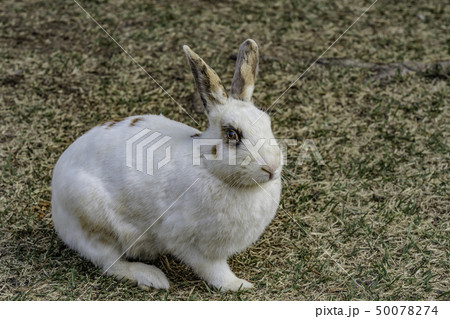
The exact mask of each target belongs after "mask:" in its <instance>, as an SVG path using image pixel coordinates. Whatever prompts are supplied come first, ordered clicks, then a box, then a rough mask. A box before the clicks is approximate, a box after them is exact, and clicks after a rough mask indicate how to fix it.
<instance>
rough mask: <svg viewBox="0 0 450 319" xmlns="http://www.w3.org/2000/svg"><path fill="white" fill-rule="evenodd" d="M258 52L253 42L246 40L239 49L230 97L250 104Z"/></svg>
mask: <svg viewBox="0 0 450 319" xmlns="http://www.w3.org/2000/svg"><path fill="white" fill-rule="evenodd" d="M258 63H259V52H258V46H257V44H256V42H255V41H253V40H251V39H248V40H246V41H245V42H244V43H242V45H241V46H240V48H239V52H238V55H237V59H236V69H235V72H234V76H233V81H232V83H231V96H232V97H233V98H235V99H238V100H242V101H247V102H250V101H251V98H252V94H253V89H254V86H255V79H256V74H257V72H258Z"/></svg>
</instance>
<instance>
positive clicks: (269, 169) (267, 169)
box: [261, 165, 277, 180]
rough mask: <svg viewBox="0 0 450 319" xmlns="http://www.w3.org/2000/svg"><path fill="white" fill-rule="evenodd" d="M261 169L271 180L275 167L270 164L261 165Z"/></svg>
mask: <svg viewBox="0 0 450 319" xmlns="http://www.w3.org/2000/svg"><path fill="white" fill-rule="evenodd" d="M261 169H262V170H263V171H264V172H267V173H269V180H271V179H272V178H273V177H274V176H275V171H276V170H277V169H276V168H275V167H272V166H269V165H264V166H261Z"/></svg>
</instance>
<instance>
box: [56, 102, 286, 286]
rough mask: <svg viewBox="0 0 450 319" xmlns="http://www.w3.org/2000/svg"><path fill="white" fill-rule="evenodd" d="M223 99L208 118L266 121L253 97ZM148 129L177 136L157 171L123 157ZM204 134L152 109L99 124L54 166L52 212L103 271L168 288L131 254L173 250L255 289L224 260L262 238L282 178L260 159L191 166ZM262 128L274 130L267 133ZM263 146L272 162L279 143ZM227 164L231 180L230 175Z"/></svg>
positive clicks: (230, 282) (222, 281) (211, 279)
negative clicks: (233, 165) (234, 165)
mask: <svg viewBox="0 0 450 319" xmlns="http://www.w3.org/2000/svg"><path fill="white" fill-rule="evenodd" d="M227 104H228V105H227V107H226V108H225V107H217V108H215V109H213V110H210V112H209V114H208V115H209V117H210V120H211V118H218V119H220V120H221V121H228V122H230V123H235V122H236V120H235V119H234V117H236V116H237V115H234V114H233V113H239V116H240V117H241V118H242V119H240V121H241V122H242V123H239V125H241V126H243V125H249V124H245V123H244V122H245V121H247V122H249V121H250V120H251V119H255V118H256V116H263V118H262V119H261V120H260V123H261V124H260V126H261V127H263V126H264V127H265V126H267V121H268V119H267V115H266V114H264V113H262V112H261V111H259V110H257V109H256V108H255V107H254V106H253V105H252V104H250V103H248V102H245V101H237V100H233V99H230V100H228V102H227ZM205 106H206V105H205ZM260 113H262V114H260ZM228 118H229V120H228ZM228 122H227V123H228ZM222 126H223V124H222ZM269 126H270V123H269ZM144 129H149V130H151V131H153V132H159V133H160V134H161V135H162V136H170V138H171V139H170V140H169V141H168V142H167V143H166V144H165V146H164V147H169V146H170V149H171V156H170V157H171V158H170V161H169V162H168V163H167V164H166V165H164V166H163V167H161V168H159V169H157V170H155V171H154V174H153V175H152V176H149V175H147V174H144V173H143V172H141V171H138V170H136V169H133V168H130V167H128V166H126V165H125V163H126V160H127V159H126V156H127V155H126V151H125V149H126V143H127V140H129V139H130V138H132V137H133V136H136V135H137V134H139V132H141V131H143V130H144ZM218 129H219V128H218V127H217V126H215V125H211V126H210V128H208V130H206V131H205V132H203V133H201V138H213V137H217V133H218V134H219V136H220V132H217V131H218ZM253 129H255V130H256V129H258V124H255V125H254V128H253ZM198 135H200V132H199V131H198V130H196V129H194V128H192V127H189V126H187V125H184V124H182V123H179V122H175V121H172V120H169V119H167V118H165V117H163V116H156V115H146V116H134V117H129V118H127V119H124V120H122V121H119V122H109V123H106V124H104V125H102V126H97V127H95V128H93V129H92V130H90V131H89V132H87V133H86V134H85V135H83V136H82V137H80V138H79V139H78V140H76V141H75V142H74V143H73V144H72V145H71V146H70V147H69V148H68V149H67V150H66V151H65V152H64V154H63V155H62V156H61V158H60V159H59V161H58V163H57V165H56V166H55V169H54V173H53V181H52V190H53V194H52V213H53V220H54V223H55V228H56V230H57V232H58V234H59V236H60V237H61V238H62V239H63V240H64V242H65V243H66V244H67V245H68V246H70V247H71V248H73V249H74V250H76V251H78V252H79V253H80V254H81V255H83V256H84V257H86V258H88V259H90V260H91V261H92V262H93V263H94V264H96V265H98V266H100V267H102V268H103V269H104V271H106V272H107V273H110V274H112V275H115V276H117V277H122V278H128V279H131V280H134V281H137V282H138V284H139V285H142V286H152V287H156V288H166V289H167V288H168V287H169V283H168V281H167V278H166V277H165V275H164V274H163V273H162V272H161V271H160V270H159V269H157V268H156V267H154V266H151V265H147V264H144V263H141V262H129V261H127V258H128V259H134V260H136V259H138V260H151V259H154V258H155V257H156V256H158V255H159V254H167V253H168V254H171V255H173V256H175V257H177V258H179V259H180V260H182V261H184V262H185V263H187V264H188V265H190V266H191V267H192V268H193V270H194V271H195V272H196V273H197V274H198V275H200V276H201V277H202V278H204V279H205V280H206V281H208V283H210V284H212V285H213V286H216V287H218V288H222V289H223V290H237V289H239V288H248V287H251V284H250V283H248V282H247V281H245V280H242V279H239V278H237V277H236V276H235V275H234V274H233V273H232V272H231V270H230V269H229V267H228V265H227V263H226V261H227V258H228V257H230V256H232V255H233V254H235V253H237V252H239V251H242V250H244V249H245V248H247V247H248V246H249V245H250V244H252V243H253V242H254V241H256V240H257V239H258V237H259V236H260V235H261V233H262V232H263V230H264V228H265V227H266V226H267V225H268V224H269V222H270V221H271V220H272V218H273V216H274V214H275V211H276V209H277V206H278V201H279V198H280V192H281V179H280V178H279V176H278V175H275V178H273V174H275V171H274V173H273V174H272V173H270V174H269V175H267V173H265V175H264V174H262V173H261V169H260V168H259V167H258V166H254V165H249V166H248V167H245V168H242V169H241V170H242V171H239V172H238V173H236V174H235V173H234V171H232V170H229V168H226V169H223V168H222V166H220V163H221V162H220V161H218V162H217V163H215V162H214V163H207V162H205V161H204V159H202V161H201V163H200V165H193V149H194V148H195V147H193V140H194V139H196V138H199V136H198ZM262 135H266V136H263V137H267V138H270V137H273V135H272V133H271V132H268V133H264V134H262ZM261 149H265V146H264V147H262V148H261ZM277 149H278V147H277ZM267 152H268V153H267V156H266V158H269V160H270V161H272V162H273V163H276V160H277V159H276V157H277V156H279V155H280V154H279V151H278V153H277V152H274V153H273V154H272V153H270V152H269V151H267ZM246 154H247V153H245V154H243V155H246ZM243 155H242V156H243ZM238 158H239V155H238ZM276 165H278V166H279V164H273V166H272V167H273V168H274V169H275V168H276ZM270 170H272V168H270ZM229 172H232V174H231V175H233V176H232V177H233V178H232V179H227V176H229V175H230V174H228V173H229ZM265 172H267V170H265ZM231 175H230V176H231ZM235 175H236V176H235ZM247 175H248V176H247ZM267 176H269V177H268V178H267ZM244 178H245V181H244ZM252 180H253V181H252ZM257 180H259V182H257Z"/></svg>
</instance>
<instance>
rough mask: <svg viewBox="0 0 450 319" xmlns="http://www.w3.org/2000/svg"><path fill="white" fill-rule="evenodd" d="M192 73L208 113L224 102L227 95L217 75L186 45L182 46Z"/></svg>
mask: <svg viewBox="0 0 450 319" xmlns="http://www.w3.org/2000/svg"><path fill="white" fill-rule="evenodd" d="M183 50H184V52H185V53H186V57H187V59H188V62H189V65H190V67H191V70H192V74H193V75H194V80H195V85H196V86H197V90H198V93H200V97H201V99H202V102H203V105H204V106H205V110H206V112H207V113H208V112H209V111H210V110H211V108H212V107H214V106H215V105H218V104H226V103H227V100H228V97H227V93H225V89H224V87H223V85H222V81H220V78H219V76H218V75H217V73H216V72H214V70H213V69H211V68H210V67H209V66H208V65H207V64H206V63H205V61H203V60H202V58H200V57H199V56H198V55H197V54H196V53H195V52H194V51H192V50H191V48H189V47H188V46H187V45H185V46H183Z"/></svg>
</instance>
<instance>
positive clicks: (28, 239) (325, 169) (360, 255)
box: [0, 0, 450, 300]
mask: <svg viewBox="0 0 450 319" xmlns="http://www.w3.org/2000/svg"><path fill="white" fill-rule="evenodd" d="M78 3H79V4H80V5H81V6H83V7H84V8H85V9H86V10H87V12H89V13H90V14H91V15H92V16H93V17H94V18H95V19H97V20H98V22H99V23H100V24H101V25H102V26H103V27H104V28H105V30H107V31H108V32H109V33H110V34H111V35H112V36H113V37H114V39H116V40H117V42H118V43H120V44H121V45H122V46H123V48H124V49H125V50H127V52H128V53H129V54H130V55H131V56H133V58H134V59H135V61H136V62H138V63H139V64H140V65H142V67H143V68H144V69H145V70H146V71H147V72H148V73H149V74H150V75H151V76H152V77H153V78H154V79H155V80H156V81H157V82H158V83H159V84H161V86H162V87H164V89H165V90H166V91H167V92H168V93H169V94H170V95H171V96H172V97H173V99H174V100H176V101H177V102H179V103H180V104H181V105H182V106H184V107H185V108H186V109H187V111H188V112H189V113H190V114H192V116H193V117H194V119H195V120H196V121H197V122H198V123H199V125H197V124H196V123H195V122H194V121H193V120H192V119H191V118H190V117H189V116H188V115H187V114H186V113H185V112H184V111H183V110H181V109H180V107H178V106H177V104H176V103H175V102H174V100H172V99H171V98H169V96H168V95H167V94H166V93H165V92H163V91H162V90H161V88H160V87H159V86H158V85H156V84H155V82H154V81H153V80H152V79H151V78H150V77H149V76H148V75H147V74H146V73H145V72H144V71H143V70H142V69H141V68H140V67H139V66H137V65H136V64H135V63H134V62H133V61H132V59H131V58H130V57H129V56H128V55H127V54H125V53H124V52H123V51H122V50H121V49H120V48H119V47H118V46H117V45H116V43H114V42H113V41H112V40H111V39H110V38H108V36H107V35H106V34H105V33H104V32H103V31H102V30H101V29H100V28H99V26H98V25H96V24H95V23H94V22H93V21H92V20H90V19H89V17H88V16H87V15H86V13H84V12H83V11H82V9H80V7H79V6H78V5H77V4H76V3H75V2H74V1H72V0H64V1H63V0H55V1H41V0H30V1H20V0H4V1H2V3H1V4H0V105H1V116H0V121H1V126H0V129H1V135H0V143H1V144H0V145H1V153H0V159H1V162H0V164H1V185H0V196H1V198H0V233H1V236H0V299H2V300H24V299H26V300H43V299H50V300H73V299H82V300H88V299H89V300H130V299H134V300H395V299H402V300H448V299H450V292H449V290H448V289H449V287H450V264H449V260H450V257H449V254H450V248H449V247H450V239H449V219H450V217H449V215H450V213H449V212H450V200H449V179H450V174H449V115H450V114H449V113H450V108H449V99H448V96H449V93H450V91H449V77H448V72H445V70H444V71H443V70H435V71H432V72H425V73H411V74H406V75H404V76H401V75H397V76H394V77H392V78H391V79H390V80H389V81H372V80H371V78H372V77H373V71H372V70H370V69H364V68H362V69H360V68H348V67H343V66H342V65H333V64H315V65H313V66H312V67H311V68H310V69H309V70H308V72H307V73H306V74H305V76H304V77H303V78H302V79H300V80H299V81H298V82H297V83H296V84H295V85H294V86H292V87H291V88H290V89H289V90H288V91H287V92H286V93H285V94H284V95H283V96H282V97H281V98H280V99H279V100H278V101H277V103H276V104H275V105H273V106H272V108H271V109H270V114H271V116H272V125H273V130H274V133H275V135H276V136H277V137H279V138H291V139H297V140H298V141H299V144H298V145H297V146H291V147H290V148H289V150H288V154H289V159H290V161H289V162H288V164H287V165H286V167H285V169H284V175H283V194H282V199H281V204H280V208H279V209H278V212H277V215H276V217H275V219H274V220H273V222H272V223H271V224H270V225H269V226H268V228H267V229H266V231H265V232H264V234H263V235H262V237H261V238H260V239H259V240H258V242H257V243H255V244H254V245H253V246H251V247H249V248H248V249H247V250H246V251H244V252H242V253H240V254H238V255H236V256H235V257H233V258H232V259H231V260H230V265H231V267H232V269H233V270H234V271H235V272H236V273H237V274H238V275H239V276H240V277H242V278H245V279H247V280H249V281H251V282H253V283H254V284H255V287H256V288H255V289H254V290H251V291H245V292H238V293H223V294H220V293H217V292H216V291H214V290H212V289H210V288H208V287H207V286H206V284H205V283H204V282H203V281H202V280H200V279H198V278H197V277H196V276H195V275H193V273H192V272H191V271H190V270H189V269H188V268H187V267H186V266H184V265H183V264H181V263H179V262H178V261H177V260H175V259H173V258H171V257H170V256H163V257H161V258H159V259H158V260H156V261H155V264H156V265H158V266H159V267H161V269H162V270H163V271H164V272H165V273H166V274H167V275H168V278H169V279H170V281H171V288H170V290H169V291H168V292H166V291H156V290H149V291H144V290H141V289H139V288H137V287H135V286H133V285H132V284H130V283H123V282H118V281H116V280H114V279H112V278H109V277H101V278H99V277H100V273H101V272H100V271H99V269H97V268H96V267H94V266H93V265H92V264H91V263H89V262H87V261H85V260H83V259H82V258H81V257H80V256H79V255H78V254H77V253H75V252H73V251H71V250H70V249H68V248H66V247H65V246H64V244H63V243H62V242H61V241H60V240H59V239H58V237H57V236H56V234H55V231H54V228H53V224H52V219H51V209H50V206H49V205H50V198H51V187H50V183H51V176H52V169H53V166H54V165H55V163H56V161H57V159H58V157H59V156H60V155H61V154H62V152H63V151H64V149H66V148H67V147H68V146H69V145H70V144H71V143H72V142H73V141H74V140H75V139H76V138H77V137H79V136H81V135H82V134H83V133H84V132H86V131H87V130H89V129H90V128H92V127H93V126H95V125H98V124H99V123H103V122H106V121H107V120H109V119H112V118H118V117H125V116H130V115H138V114H147V113H154V114H159V113H162V114H164V115H165V116H166V117H169V118H172V119H175V120H179V121H181V122H184V123H186V124H188V125H192V126H194V127H197V128H199V129H204V128H205V126H206V124H207V122H206V116H205V115H204V114H203V113H201V112H198V106H197V105H196V103H197V102H196V101H197V99H196V98H195V95H194V92H195V87H194V82H193V78H192V75H191V73H190V71H189V69H188V66H187V63H186V59H185V56H184V52H183V51H182V45H184V44H188V45H189V46H190V47H191V48H192V49H193V50H195V51H196V52H197V53H198V54H200V55H201V56H202V57H203V58H204V59H205V61H207V63H208V64H209V65H211V66H212V67H213V68H214V69H215V70H216V72H217V73H218V74H219V75H220V76H221V77H222V80H223V82H224V84H225V86H226V87H228V88H229V87H230V83H231V78H232V74H233V68H234V62H235V61H234V60H233V56H232V55H233V54H236V52H237V48H238V46H239V44H240V43H241V42H242V41H244V40H245V39H247V38H252V39H254V40H255V41H256V42H257V43H258V44H259V46H260V53H261V55H262V57H261V63H260V68H259V75H258V80H257V83H256V88H255V94H254V100H255V104H256V105H258V106H260V107H261V108H262V109H267V108H269V107H270V106H271V105H272V103H273V102H274V101H276V100H277V98H278V97H279V96H280V95H281V94H282V93H283V92H284V91H285V90H286V89H287V88H288V87H289V85H290V84H291V83H292V82H293V81H295V80H296V79H297V78H298V77H299V76H300V75H301V74H302V73H303V72H304V71H305V70H306V69H307V68H308V67H309V66H310V65H311V63H312V62H314V61H315V60H316V59H317V58H318V57H319V56H320V54H322V53H323V52H324V51H325V50H326V49H327V48H328V47H329V46H330V45H331V44H332V43H333V42H334V40H336V39H337V38H338V37H339V36H340V35H341V34H342V33H343V32H344V31H345V30H346V29H347V28H348V27H349V26H350V25H351V24H352V23H353V22H354V21H355V20H356V18H358V16H359V15H360V14H361V13H362V12H363V11H364V9H365V8H367V7H369V6H370V4H371V3H372V1H363V0H357V1H350V0H343V1H338V2H336V1H331V0H319V1H308V0H305V1H279V0H272V1H261V2H257V1H252V2H250V1H248V3H247V2H246V1H227V2H224V3H220V4H219V3H214V2H212V1H168V2H163V1H159V2H155V3H153V2H152V1H148V0H133V1H120V0H117V1H113V0H111V1H98V0H97V1H86V0H78ZM449 16H450V6H445V3H444V2H442V1H418V0H417V1H406V0H405V1H395V2H392V1H387V0H379V1H378V2H377V3H376V4H375V5H374V6H373V7H372V8H371V9H370V10H369V11H368V12H367V14H365V15H364V16H362V17H361V19H360V20H359V21H358V22H357V23H355V25H354V26H353V27H352V28H351V29H350V30H349V31H348V32H347V33H346V34H345V35H344V36H343V37H342V38H341V39H340V40H339V41H338V42H337V43H336V44H335V45H334V46H333V47H332V48H331V49H330V50H329V51H327V52H326V54H325V55H324V56H323V57H324V58H347V59H354V60H358V61H363V62H371V63H382V64H390V63H397V62H405V61H414V62H423V63H431V62H434V61H442V60H448V59H449V57H450V48H449V45H450V42H449V40H448V34H450V26H449V23H448V17H449ZM308 139H309V140H312V141H313V142H314V144H315V145H316V146H317V150H318V151H319V153H320V155H321V156H322V158H323V164H320V163H318V162H317V161H315V158H314V156H313V157H312V159H311V160H307V161H305V162H304V163H303V164H302V165H296V163H295V158H297V157H298V155H299V154H300V153H301V147H300V145H301V144H302V143H303V142H304V141H305V140H308Z"/></svg>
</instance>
